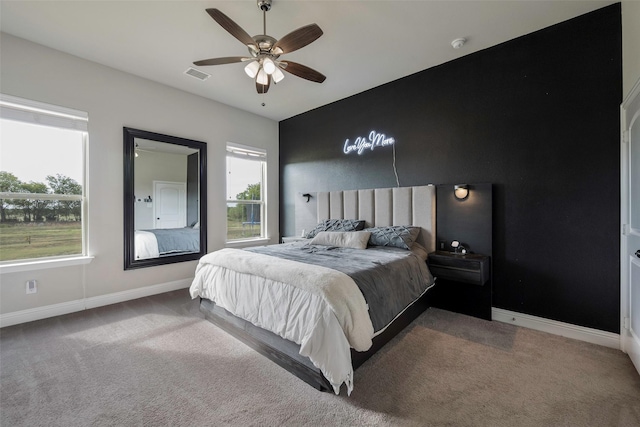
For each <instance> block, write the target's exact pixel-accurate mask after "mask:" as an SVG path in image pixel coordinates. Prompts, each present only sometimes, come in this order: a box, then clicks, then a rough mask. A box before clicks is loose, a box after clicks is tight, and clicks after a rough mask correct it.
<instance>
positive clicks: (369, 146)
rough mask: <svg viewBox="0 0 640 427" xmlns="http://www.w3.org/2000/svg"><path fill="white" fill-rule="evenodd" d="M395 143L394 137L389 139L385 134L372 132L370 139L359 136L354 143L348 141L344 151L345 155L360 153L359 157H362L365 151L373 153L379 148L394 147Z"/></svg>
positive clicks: (345, 143)
mask: <svg viewBox="0 0 640 427" xmlns="http://www.w3.org/2000/svg"><path fill="white" fill-rule="evenodd" d="M395 142H396V140H395V139H393V138H392V137H387V136H386V135H385V134H384V133H380V132H376V131H375V130H372V131H371V132H370V133H369V138H365V137H363V136H359V137H357V138H356V140H355V141H354V142H353V143H351V142H350V141H349V139H347V140H346V141H345V142H344V148H343V149H342V151H343V153H344V154H350V153H358V155H361V154H362V153H364V151H365V150H371V151H373V150H375V149H376V148H378V147H386V146H388V145H393V144H394V143H395Z"/></svg>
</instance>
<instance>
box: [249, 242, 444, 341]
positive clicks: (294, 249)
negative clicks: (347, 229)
mask: <svg viewBox="0 0 640 427" xmlns="http://www.w3.org/2000/svg"><path fill="white" fill-rule="evenodd" d="M246 250H248V251H252V252H257V253H261V254H266V255H271V256H276V257H279V258H284V259H289V260H292V261H298V262H303V263H307V264H314V265H321V266H323V267H327V268H332V269H334V270H338V271H341V272H343V273H345V274H347V275H348V276H350V277H351V278H352V279H353V281H354V282H356V284H357V285H358V287H359V288H360V291H361V292H362V294H363V295H364V298H365V300H366V301H367V305H368V306H369V316H370V317H371V322H372V323H373V329H374V331H375V332H378V331H380V330H381V329H383V328H384V327H386V326H387V325H388V324H389V323H390V322H391V321H392V320H393V319H394V318H395V317H396V316H397V315H398V314H399V313H401V312H402V311H403V310H404V309H405V308H406V307H407V306H409V305H410V304H411V303H412V302H414V301H415V300H416V299H418V298H419V297H420V296H421V295H422V294H423V293H424V292H425V290H426V289H427V288H429V286H431V285H432V284H433V282H434V280H433V276H432V275H431V273H430V272H429V269H428V268H427V264H426V262H425V261H424V260H422V259H421V258H420V257H419V256H417V255H415V254H413V253H412V252H410V251H408V250H406V249H398V248H389V247H370V248H368V249H350V248H339V247H335V246H321V245H309V244H306V243H292V244H283V245H271V246H260V247H253V248H247V249H246Z"/></svg>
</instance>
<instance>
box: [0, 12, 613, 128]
mask: <svg viewBox="0 0 640 427" xmlns="http://www.w3.org/2000/svg"><path fill="white" fill-rule="evenodd" d="M612 3H615V2H614V1H596V0H589V1H578V0H574V1H525V0H509V1H483V0H476V1H417V0H414V1H373V0H360V1H356V0H351V1H326V0H316V1H307V0H273V7H272V9H271V11H270V12H268V13H267V34H269V35H271V36H272V37H275V38H276V39H278V38H281V37H282V36H284V35H285V34H287V33H289V32H291V31H293V30H295V29H297V28H299V27H302V26H304V25H307V24H311V23H316V24H318V25H319V26H320V28H322V30H323V31H324V35H323V36H322V37H320V38H319V39H318V40H316V41H315V42H313V43H311V44H310V45H308V46H306V47H304V48H302V49H300V50H298V51H295V52H292V53H290V54H287V55H283V56H282V57H281V59H289V60H292V61H296V62H299V63H302V64H304V65H307V66H309V67H311V68H313V69H316V70H318V71H320V72H321V73H323V74H324V75H326V76H327V79H326V80H325V82H324V83H322V84H318V83H313V82H309V81H307V80H303V79H301V78H299V77H296V76H294V75H291V74H286V78H285V79H284V80H283V81H282V82H280V83H279V84H278V85H277V86H273V85H272V87H271V89H270V90H269V92H268V93H267V94H266V95H259V94H257V93H256V89H255V84H254V82H253V81H252V80H251V79H250V78H249V77H247V75H246V74H245V73H244V70H243V67H244V65H243V64H241V63H236V64H228V65H217V66H209V67H195V68H198V69H199V70H200V71H204V72H206V73H209V74H211V77H210V78H209V79H207V80H205V81H200V80H197V79H195V78H193V77H191V76H188V75H186V74H184V72H185V71H186V70H187V69H188V68H189V67H190V66H192V62H193V61H196V60H200V59H208V58H215V57H223V56H245V55H247V54H248V51H247V48H246V47H245V46H243V45H242V43H241V42H239V41H238V40H236V39H235V38H234V37H232V36H231V35H230V34H229V33H227V32H226V31H225V30H224V29H222V27H220V26H219V25H218V24H217V23H216V22H215V21H214V20H213V19H212V18H211V17H210V16H209V15H208V14H207V13H206V12H205V9H206V8H212V7H213V8H218V9H220V10H221V11H222V12H223V13H225V14H226V15H227V16H229V17H230V18H231V19H232V20H233V21H235V22H236V23H237V24H238V25H240V26H241V27H242V28H243V29H244V30H245V31H246V32H248V33H249V34H251V35H256V34H261V33H262V25H263V22H262V12H261V11H260V10H259V9H258V7H257V5H256V1H255V0H243V1H240V0H235V1H189V0H180V1H166V0H165V1H148V0H130V1H87V0H85V1H56V0H48V1H32V0H20V1H7V0H1V2H0V30H2V31H3V32H6V33H9V34H12V35H14V36H17V37H21V38H24V39H27V40H30V41H33V42H36V43H39V44H42V45H45V46H48V47H51V48H54V49H57V50H61V51H64V52H68V53H70V54H72V55H76V56H79V57H81V58H85V59H88V60H91V61H95V62H98V63H100V64H104V65H107V66H109V67H112V68H116V69H119V70H122V71H126V72H129V73H132V74H135V75H138V76H143V77H146V78H148V79H151V80H154V81H157V82H160V83H163V84H166V85H168V86H173V87H175V88H178V89H181V90H184V91H187V92H191V93H194V94H197V95H200V96H203V97H206V98H210V99H213V100H216V101H219V102H221V103H224V104H227V105H230V106H233V107H237V108H239V109H242V110H246V111H250V112H252V113H255V114H258V115H261V116H264V117H268V118H271V119H274V120H283V119H286V118H289V117H292V116H295V115H297V114H300V113H303V112H305V111H309V110H312V109H314V108H317V107H320V106H322V105H325V104H328V103H331V102H333V101H337V100H339V99H343V98H346V97H348V96H351V95H354V94H356V93H359V92H362V91H365V90H367V89H370V88H373V87H376V86H379V85H381V84H384V83H387V82H390V81H393V80H396V79H398V78H401V77H404V76H407V75H410V74H413V73H416V72H418V71H421V70H424V69H427V68H430V67H433V66H436V65H439V64H442V63H444V62H447V61H450V60H453V59H456V58H459V57H461V56H463V55H468V54H470V53H472V52H476V51H479V50H482V49H485V48H488V47H490V46H494V45H496V44H499V43H502V42H504V41H507V40H510V39H513V38H516V37H519V36H521V35H524V34H528V33H531V32H533V31H536V30H539V29H541V28H544V27H548V26H550V25H553V24H556V23H558V22H562V21H565V20H567V19H570V18H572V17H575V16H578V15H581V14H584V13H587V12H590V11H593V10H595V9H598V8H601V7H603V6H606V5H609V4H612ZM459 37H465V38H466V39H467V40H468V42H467V43H466V44H465V45H464V47H462V48H461V49H457V50H456V49H453V48H452V47H451V41H452V40H454V39H456V38H459ZM0 54H1V53H0ZM263 102H264V103H265V104H266V105H265V106H262V105H261V104H262V103H263Z"/></svg>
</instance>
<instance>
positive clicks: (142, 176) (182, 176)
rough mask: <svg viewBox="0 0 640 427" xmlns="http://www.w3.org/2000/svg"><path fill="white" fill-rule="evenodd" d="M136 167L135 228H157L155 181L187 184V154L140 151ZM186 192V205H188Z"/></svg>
mask: <svg viewBox="0 0 640 427" xmlns="http://www.w3.org/2000/svg"><path fill="white" fill-rule="evenodd" d="M135 163H136V166H135V169H134V181H135V187H134V193H135V196H136V203H135V215H136V221H135V229H136V230H146V229H151V228H155V227H154V224H155V221H154V220H153V216H154V214H153V212H154V209H153V207H154V206H155V203H156V202H157V200H155V195H154V189H153V182H154V181H167V182H181V183H184V185H185V188H186V185H187V155H186V154H171V153H160V152H155V153H153V152H140V155H139V156H138V157H136V159H135ZM149 196H151V199H152V200H153V201H152V202H151V203H146V202H145V201H144V199H145V198H146V197H149ZM186 197H187V195H186V193H185V207H186Z"/></svg>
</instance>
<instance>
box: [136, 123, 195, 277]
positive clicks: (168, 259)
mask: <svg viewBox="0 0 640 427" xmlns="http://www.w3.org/2000/svg"><path fill="white" fill-rule="evenodd" d="M123 134H124V138H123V141H124V159H123V160H124V269H125V270H132V269H136V268H143V267H153V266H156V265H165V264H173V263H176V262H185V261H193V260H198V259H200V258H201V257H202V256H204V255H205V254H206V253H207V196H206V195H207V144H206V143H204V142H201V141H194V140H191V139H185V138H179V137H176V136H169V135H163V134H159V133H154V132H148V131H144V130H139V129H133V128H128V127H124V128H123ZM135 138H142V139H148V140H152V141H159V142H165V143H168V144H176V145H183V146H186V147H190V148H193V149H196V150H198V151H199V156H198V157H199V158H198V161H199V165H198V166H199V167H198V169H199V179H200V192H199V199H200V200H199V202H200V206H199V209H200V214H199V217H200V252H193V253H188V254H180V255H172V256H165V257H159V258H149V259H141V260H136V259H135V217H134V215H135V204H134V203H135V189H134V186H135V182H134V176H135V175H134V163H135V162H134V159H135Z"/></svg>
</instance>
